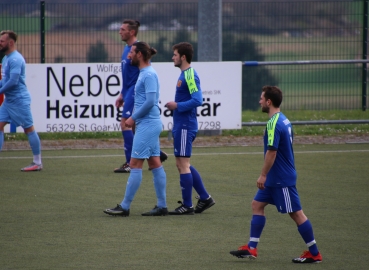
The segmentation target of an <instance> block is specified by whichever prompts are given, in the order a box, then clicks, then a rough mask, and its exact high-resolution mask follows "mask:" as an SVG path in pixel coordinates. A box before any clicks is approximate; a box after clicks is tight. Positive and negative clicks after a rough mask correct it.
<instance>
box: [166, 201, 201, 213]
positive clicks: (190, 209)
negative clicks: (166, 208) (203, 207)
mask: <svg viewBox="0 0 369 270" xmlns="http://www.w3.org/2000/svg"><path fill="white" fill-rule="evenodd" d="M178 203H179V204H181V206H179V207H177V208H176V209H174V211H170V212H169V215H193V214H195V211H194V209H193V207H186V206H184V205H183V203H182V202H181V201H178Z"/></svg>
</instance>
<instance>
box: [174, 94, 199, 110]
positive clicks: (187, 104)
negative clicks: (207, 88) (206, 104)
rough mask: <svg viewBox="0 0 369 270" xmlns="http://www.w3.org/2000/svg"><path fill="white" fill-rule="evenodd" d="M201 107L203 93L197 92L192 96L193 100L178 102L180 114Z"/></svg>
mask: <svg viewBox="0 0 369 270" xmlns="http://www.w3.org/2000/svg"><path fill="white" fill-rule="evenodd" d="M201 105H202V92H201V91H197V92H195V93H193V94H192V95H191V99H189V100H187V101H184V102H178V103H177V110H178V111H179V112H185V111H189V110H192V109H193V108H196V107H199V106H201Z"/></svg>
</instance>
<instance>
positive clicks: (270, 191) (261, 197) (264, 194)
mask: <svg viewBox="0 0 369 270" xmlns="http://www.w3.org/2000/svg"><path fill="white" fill-rule="evenodd" d="M254 200H255V201H258V202H266V203H269V204H273V205H275V207H276V208H277V210H278V212H280V213H282V214H285V213H293V212H296V211H299V210H301V209H302V207H301V203H300V198H299V194H298V192H297V189H296V186H291V187H265V189H263V190H261V189H259V190H258V192H257V193H256V195H255V197H254Z"/></svg>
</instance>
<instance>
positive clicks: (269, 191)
mask: <svg viewBox="0 0 369 270" xmlns="http://www.w3.org/2000/svg"><path fill="white" fill-rule="evenodd" d="M259 103H260V106H261V110H262V112H265V113H267V114H268V115H269V117H270V119H269V121H268V124H267V127H266V129H265V132H264V166H263V168H262V170H261V174H260V176H259V178H258V180H257V182H256V184H257V187H258V188H259V190H258V191H257V193H256V195H255V197H254V200H253V201H252V205H251V206H252V213H253V216H252V219H251V229H250V240H249V243H248V244H247V245H244V246H241V247H239V249H238V250H235V251H231V252H230V253H231V254H232V255H233V256H236V257H238V258H250V259H256V257H257V255H258V254H257V248H256V247H257V245H258V243H259V240H260V236H261V233H262V231H263V229H264V226H265V222H266V219H265V213H264V208H265V207H266V206H267V205H268V204H273V205H275V206H276V208H277V210H278V212H280V213H282V214H284V213H288V214H289V215H290V217H291V218H292V219H293V221H295V223H296V225H297V230H298V232H299V233H300V235H301V237H302V239H303V240H304V242H305V243H306V246H307V247H308V250H306V251H304V252H303V253H302V255H301V256H300V257H298V258H295V259H293V260H292V262H294V263H319V262H321V261H322V260H323V259H322V256H321V255H320V253H319V250H318V247H317V245H316V241H315V238H314V233H313V227H312V225H311V223H310V221H309V220H308V218H307V217H306V216H305V214H304V212H303V211H302V207H301V203H300V198H299V195H298V192H297V189H296V180H297V174H296V169H295V159H294V153H293V148H292V143H293V131H292V125H291V123H290V121H289V120H288V119H287V118H286V116H285V115H284V114H283V113H282V112H281V111H280V108H279V106H280V104H281V103H282V91H281V90H280V89H279V88H278V87H276V86H264V87H263V89H262V94H261V96H260V101H259Z"/></svg>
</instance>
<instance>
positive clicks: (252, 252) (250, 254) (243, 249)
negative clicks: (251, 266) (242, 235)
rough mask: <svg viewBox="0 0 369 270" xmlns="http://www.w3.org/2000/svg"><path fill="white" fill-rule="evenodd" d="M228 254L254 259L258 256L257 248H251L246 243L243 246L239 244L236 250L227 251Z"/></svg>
mask: <svg viewBox="0 0 369 270" xmlns="http://www.w3.org/2000/svg"><path fill="white" fill-rule="evenodd" d="M229 253H230V254H232V255H233V256H236V257H237V258H241V259H243V258H249V259H252V260H254V259H256V258H257V256H258V249H257V248H254V249H251V248H249V246H248V245H244V246H240V247H239V248H238V250H232V251H230V252H229Z"/></svg>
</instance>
